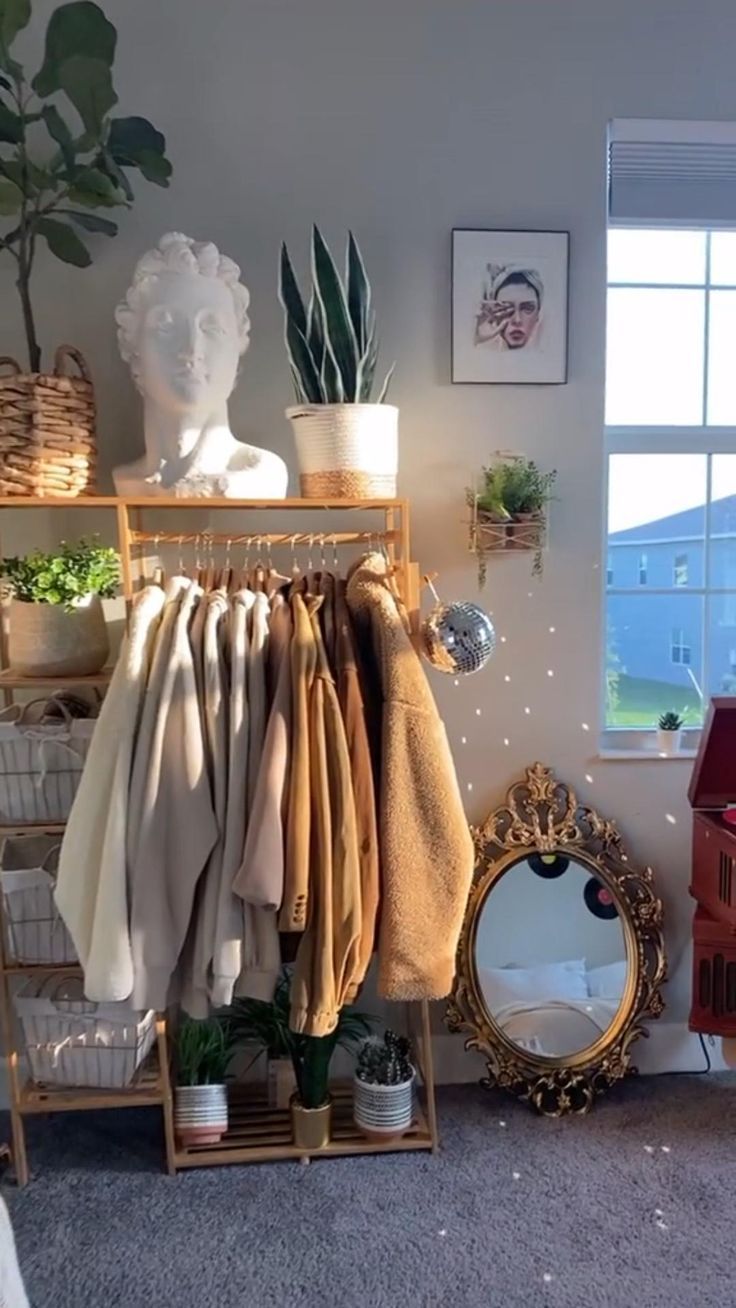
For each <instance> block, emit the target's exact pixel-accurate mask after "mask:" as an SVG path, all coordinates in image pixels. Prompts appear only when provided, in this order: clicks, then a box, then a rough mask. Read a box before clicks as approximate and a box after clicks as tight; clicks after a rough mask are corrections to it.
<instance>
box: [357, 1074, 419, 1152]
mask: <svg viewBox="0 0 736 1308" xmlns="http://www.w3.org/2000/svg"><path fill="white" fill-rule="evenodd" d="M413 1112H414V1077H413V1076H412V1078H411V1080H410V1081H402V1082H401V1084H400V1085H371V1084H369V1083H368V1082H367V1081H361V1080H359V1078H358V1077H357V1076H356V1077H354V1078H353V1118H354V1120H355V1125H356V1126H357V1127H358V1128H359V1129H360V1130H361V1131H362V1132H363V1135H365V1136H367V1137H368V1139H369V1140H398V1139H399V1137H400V1136H402V1135H404V1134H405V1133H406V1132H407V1131H408V1130H409V1127H410V1126H411V1123H412V1117H413Z"/></svg>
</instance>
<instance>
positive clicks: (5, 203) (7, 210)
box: [0, 178, 23, 216]
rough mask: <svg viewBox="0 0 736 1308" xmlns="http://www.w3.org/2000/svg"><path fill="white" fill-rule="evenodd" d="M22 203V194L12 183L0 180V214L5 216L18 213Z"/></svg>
mask: <svg viewBox="0 0 736 1308" xmlns="http://www.w3.org/2000/svg"><path fill="white" fill-rule="evenodd" d="M22 202H23V192H22V191H21V190H20V188H19V187H17V186H16V185H15V183H14V182H8V181H5V180H4V179H2V178H0V214H3V215H4V216H7V215H9V214H13V213H18V211H19V209H20V207H21V204H22Z"/></svg>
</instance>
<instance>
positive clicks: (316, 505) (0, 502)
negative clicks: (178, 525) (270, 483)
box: [0, 495, 407, 513]
mask: <svg viewBox="0 0 736 1308" xmlns="http://www.w3.org/2000/svg"><path fill="white" fill-rule="evenodd" d="M406 504H407V501H406V500H404V499H387V500H378V499H376V500H339V499H338V500H329V499H328V500H305V499H301V498H299V497H296V498H294V499H285V500H235V499H229V498H228V497H226V496H224V495H212V496H202V497H200V498H197V499H177V497H176V496H175V495H148V496H142V497H141V498H130V497H128V496H118V495H80V496H78V497H77V498H76V499H66V498H63V499H53V498H51V496H49V497H48V498H46V497H44V496H41V497H39V496H35V495H28V496H26V495H2V496H0V509H118V508H129V509H200V510H205V509H253V510H258V509H270V510H274V509H311V510H312V511H313V512H314V513H319V512H320V511H321V510H323V509H379V510H383V509H401V508H403V507H404V506H405V505H406Z"/></svg>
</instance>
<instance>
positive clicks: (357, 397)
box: [279, 226, 394, 404]
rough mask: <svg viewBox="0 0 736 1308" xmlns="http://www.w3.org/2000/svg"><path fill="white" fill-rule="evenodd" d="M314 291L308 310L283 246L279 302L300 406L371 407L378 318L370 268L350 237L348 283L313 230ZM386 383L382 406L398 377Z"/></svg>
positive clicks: (380, 399) (382, 394) (389, 373)
mask: <svg viewBox="0 0 736 1308" xmlns="http://www.w3.org/2000/svg"><path fill="white" fill-rule="evenodd" d="M311 272H312V288H311V294H310V297H309V302H308V304H307V305H306V306H305V303H304V299H303V298H302V293H301V291H300V290H299V284H298V282H297V279H296V276H295V274H294V269H293V266H292V263H291V259H290V258H289V251H288V250H287V248H286V245H285V244H282V246H281V266H280V276H279V299H280V300H281V304H282V305H283V309H284V314H285V336H286V351H287V354H288V356H289V363H290V366H291V375H292V378H293V381H294V389H295V391H296V397H297V400H298V402H299V403H300V404H367V403H370V400H371V394H372V391H373V381H374V376H375V371H376V363H377V360H378V336H377V333H376V316H375V313H374V312H373V310H372V308H371V288H370V284H369V282H368V278H367V276H366V271H365V264H364V263H363V259H362V256H361V253H360V250H359V248H358V243H357V241H356V240H355V237H354V236H353V233H352V232H350V233H349V234H348V245H347V257H346V270H345V282H344V283H343V281H342V280H341V278H340V274H339V272H338V270H337V268H336V266H335V261H334V259H333V258H332V255H331V254H330V251H329V249H328V247H327V245H326V243H325V240H324V238H323V236H322V233H321V232H320V230H319V228H318V227H316V226H315V227H314V228H313V229H312V269H311ZM393 370H394V369H393V366H392V367H391V368H390V370H389V372H388V375H387V377H386V379H385V381H384V383H383V386H382V388H381V391H380V394H379V396H378V403H379V404H383V402H384V401H385V399H386V395H387V393H388V387H389V383H390V381H391V377H392V374H393Z"/></svg>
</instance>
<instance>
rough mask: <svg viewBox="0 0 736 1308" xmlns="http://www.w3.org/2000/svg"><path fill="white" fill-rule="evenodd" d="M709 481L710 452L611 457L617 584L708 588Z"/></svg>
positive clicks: (612, 565) (611, 563) (611, 552)
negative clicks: (705, 577)
mask: <svg viewBox="0 0 736 1308" xmlns="http://www.w3.org/2000/svg"><path fill="white" fill-rule="evenodd" d="M734 465H735V466H734V480H735V481H736V459H734ZM706 479H707V459H706V456H705V455H704V454H612V455H611V457H610V459H609V461H608V569H609V571H610V572H612V573H613V578H614V580H613V584H614V585H615V586H617V587H622V588H629V587H632V588H633V587H642V588H644V587H649V588H652V587H654V588H655V589H663V588H669V587H670V586H673V587H674V586H677V587H682V588H683V589H684V588H685V587H687V586H698V587H699V586H702V585H703V555H704V544H703V543H704V536H705V499H706V488H707V480H706ZM676 573H677V575H676Z"/></svg>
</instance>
